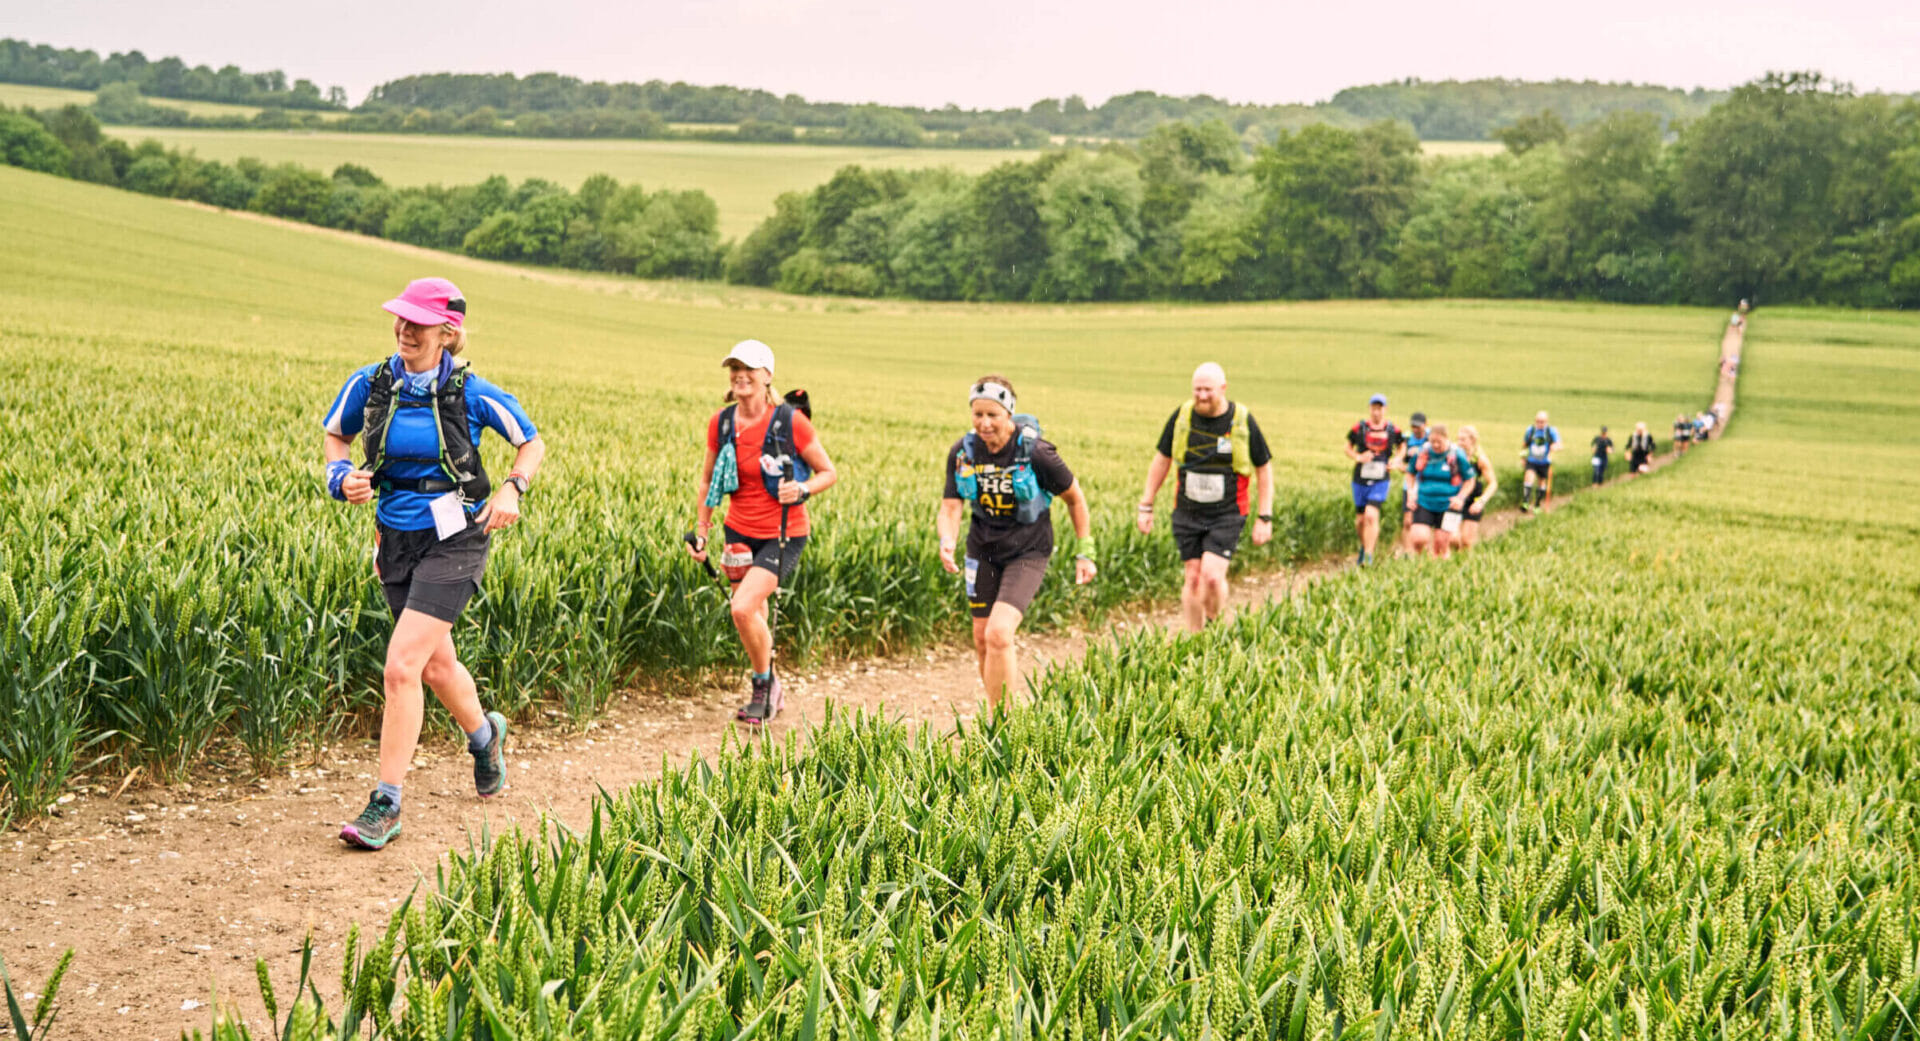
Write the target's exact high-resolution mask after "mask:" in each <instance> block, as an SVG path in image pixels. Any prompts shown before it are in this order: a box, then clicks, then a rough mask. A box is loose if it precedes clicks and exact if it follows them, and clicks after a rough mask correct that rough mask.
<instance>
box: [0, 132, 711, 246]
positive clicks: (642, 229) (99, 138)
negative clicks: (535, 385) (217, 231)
mask: <svg viewBox="0 0 1920 1041" xmlns="http://www.w3.org/2000/svg"><path fill="white" fill-rule="evenodd" d="M0 159H4V161H5V162H6V163H7V164H8V165H11V166H18V167H24V168H26V169H29V170H37V171H40V172H43V173H51V174H58V175H61V176H66V177H72V178H76V179H79V180H84V181H92V182H95V183H98V184H106V185H113V186H117V187H120V188H125V189H128V190H130V191H136V192H143V193H145V194H148V195H157V196H162V197H165V198H174V199H187V200H191V201H194V202H200V203H205V204H207V205H210V206H218V207H221V208H223V209H234V210H249V211H252V212H255V213H262V214H266V215H268V216H273V217H283V218H286V219H288V220H297V221H302V222H305V223H308V224H316V225H319V226H321V227H327V228H338V229H340V230H342V231H352V232H357V233H359V234H362V235H374V236H378V237H381V238H387V239H393V240H395V241H398V242H406V243H411V244H412V245H416V246H425V247H428V248H430V249H442V250H450V251H454V252H459V253H465V254H467V255H468V256H474V257H483V258H486V259H489V260H505V261H513V262H517V263H526V264H541V265H550V266H557V267H570V268H579V269H583V270H589V271H615V272H620V273H622V274H630V275H638V276H640V277H643V278H687V279H707V278H716V277H719V275H720V273H721V265H722V261H723V260H724V257H725V245H724V244H723V243H722V242H721V240H720V232H719V226H720V210H719V207H717V206H715V205H714V202H713V199H712V198H710V197H709V196H708V195H707V194H706V193H705V192H702V191H676V190H671V189H668V190H661V191H652V192H649V191H647V190H645V189H644V188H642V187H641V186H640V185H637V184H627V185H622V184H620V183H619V182H618V181H616V180H614V179H613V178H612V177H609V176H607V175H605V174H597V175H595V176H593V177H590V178H588V179H587V180H586V182H585V183H583V184H582V185H581V186H580V187H579V189H578V190H569V189H567V188H566V187H564V186H562V185H558V184H554V183H553V182H551V181H546V180H541V179H539V178H530V179H528V180H526V181H523V182H522V183H520V184H519V185H518V186H515V185H513V184H511V183H510V182H509V181H508V180H507V179H506V178H505V177H500V176H494V177H489V178H487V179H486V180H484V181H481V182H479V183H478V184H470V185H461V186H457V187H452V188H448V187H442V186H440V185H428V186H425V187H406V188H396V187H393V186H390V185H388V184H386V183H385V182H383V181H382V180H381V179H380V178H379V177H378V176H377V175H375V174H374V173H373V172H372V171H371V170H368V169H366V168H364V167H361V166H358V165H355V164H352V163H345V164H342V165H340V166H339V167H337V168H335V169H334V171H333V172H332V173H331V174H326V173H322V172H321V171H318V170H314V169H311V168H309V167H304V166H300V165H298V164H295V163H283V164H279V165H275V166H270V165H268V164H266V163H263V162H261V161H260V160H257V159H239V160H236V161H235V162H233V163H230V164H229V163H222V162H220V161H218V160H208V159H201V158H199V157H198V156H195V155H194V154H193V153H191V152H183V151H180V150H178V149H168V148H166V147H164V146H162V145H161V144H160V143H159V142H157V141H151V140H149V141H145V142H142V143H141V144H139V145H137V146H135V145H129V144H127V143H126V142H125V141H121V140H119V139H118V138H113V137H108V136H106V135H105V134H104V133H102V132H101V129H100V123H99V121H98V120H96V119H95V118H94V117H93V115H92V113H90V112H88V111H87V110H86V109H83V108H80V107H79V106H76V105H69V106H66V107H65V108H62V109H58V110H54V111H45V112H41V111H26V112H15V111H10V110H8V109H6V108H5V107H4V106H0Z"/></svg>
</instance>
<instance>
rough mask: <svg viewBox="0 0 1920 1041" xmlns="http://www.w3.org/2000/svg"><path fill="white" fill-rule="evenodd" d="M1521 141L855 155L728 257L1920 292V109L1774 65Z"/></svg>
mask: <svg viewBox="0 0 1920 1041" xmlns="http://www.w3.org/2000/svg"><path fill="white" fill-rule="evenodd" d="M1504 130H1505V132H1504V133H1503V134H1502V135H1501V136H1502V137H1503V139H1504V140H1505V141H1506V144H1507V150H1506V152H1505V153H1503V154H1500V155H1496V156H1489V157H1479V158H1453V159H1423V158H1422V156H1421V153H1420V145H1419V142H1418V140H1416V139H1415V138H1414V137H1413V135H1412V133H1411V132H1410V131H1409V130H1408V129H1407V128H1406V126H1405V124H1404V123H1402V122H1399V121H1393V120H1382V121H1378V122H1374V123H1371V124H1368V125H1365V126H1362V127H1360V128H1358V129H1347V128H1342V127H1334V126H1328V125H1324V124H1322V125H1314V126H1309V127H1306V128H1303V129H1301V130H1299V131H1296V132H1287V133H1282V134H1281V135H1280V136H1279V137H1278V138H1277V139H1276V140H1275V141H1274V142H1273V143H1271V144H1268V145H1264V146H1261V147H1259V148H1257V149H1254V150H1253V151H1252V153H1251V154H1250V155H1249V154H1247V152H1246V151H1245V150H1244V149H1243V148H1242V147H1241V144H1242V142H1241V141H1240V140H1239V139H1238V137H1237V135H1235V134H1234V132H1233V130H1232V128H1231V127H1230V126H1228V125H1227V124H1224V123H1221V122H1209V123H1204V124H1199V125H1195V124H1189V123H1170V124H1164V125H1162V126H1160V127H1158V128H1156V129H1155V130H1153V131H1151V132H1150V133H1149V134H1148V135H1147V136H1146V137H1145V138H1144V139H1142V140H1141V141H1140V142H1138V143H1137V144H1113V145H1108V146H1106V147H1104V148H1101V149H1099V150H1096V151H1075V152H1056V153H1049V154H1047V155H1044V156H1041V157H1039V158H1037V159H1034V160H1031V161H1025V162H1014V163H1006V164H1003V165H1001V166H999V167H997V168H995V169H993V170H991V171H988V172H987V173H985V174H982V175H980V176H978V177H965V176H961V175H957V174H954V173H952V172H951V171H913V172H906V171H891V170H888V171H877V170H866V169H862V168H859V167H847V168H844V169H842V170H841V171H839V173H837V174H836V175H835V176H834V177H833V178H832V179H831V180H830V181H828V182H827V183H826V184H823V185H821V186H819V187H818V188H815V189H813V190H812V191H810V192H806V193H791V194H788V195H785V196H782V197H781V198H780V200H779V201H778V203H777V207H776V212H775V214H774V215H773V216H772V217H770V218H768V219H767V220H766V221H765V222H763V223H762V224H761V225H760V226H759V227H757V228H756V229H755V230H754V231H753V232H752V233H751V234H749V235H748V236H747V237H746V238H745V239H743V240H741V241H740V242H739V243H738V244H737V245H736V246H734V248H733V249H732V250H731V251H730V253H729V255H728V258H727V263H726V269H725V271H726V275H727V277H728V278H730V279H732V280H734V281H738V282H746V283H751V284H756V285H767V286H773V287H776V288H780V289H784V290H787V291H791V292H802V293H809V292H811V293H844V294H853V295H872V296H884V295H893V296H906V297H918V298H925V299H943V300H1053V301H1072V300H1123V299H1192V300H1268V299H1327V298H1335V297H1436V296H1457V297H1532V298H1561V299H1592V300H1611V301H1622V302H1635V303H1688V302H1691V303H1721V302H1725V301H1728V300H1732V299H1736V298H1739V297H1749V298H1753V299H1756V300H1762V301H1765V302H1768V303H1785V302H1809V303H1816V302H1817V303H1828V304H1838V305H1847V306H1862V307H1913V306H1920V103H1916V102H1915V101H1912V100H1907V101H1901V102H1895V101H1894V100H1892V99H1889V98H1886V97H1882V96H1865V97H1860V96H1855V95H1853V94H1851V93H1850V92H1848V91H1847V90H1845V89H1843V88H1837V87H1835V86H1834V85H1832V84H1829V83H1827V82H1825V81H1824V80H1823V79H1822V78H1821V77H1819V76H1818V75H1816V74H1792V75H1772V76H1769V77H1767V78H1765V79H1763V80H1760V81H1757V82H1755V83H1751V84H1748V85H1746V86H1743V87H1741V88H1739V89H1737V90H1735V91H1734V92H1732V94H1731V95H1730V96H1729V97H1728V98H1727V99H1726V100H1725V101H1723V102H1721V103H1720V104H1718V105H1716V106H1714V107H1713V108H1712V109H1710V110H1709V111H1708V112H1707V113H1706V114H1705V115H1703V116H1701V117H1700V118H1698V119H1696V120H1693V121H1691V122H1689V123H1686V124H1684V125H1682V126H1681V127H1680V128H1679V129H1678V131H1677V133H1670V132H1669V131H1668V129H1667V128H1665V127H1663V125H1662V120H1661V118H1660V117H1659V116H1658V115H1656V114H1653V113H1647V112H1615V113H1611V114H1609V115H1606V116H1604V117H1602V118H1600V119H1598V120H1596V121H1594V122H1591V123H1589V124H1587V125H1585V126H1583V127H1580V128H1577V129H1571V128H1569V127H1567V126H1566V124H1565V123H1564V122H1563V121H1562V120H1561V119H1560V118H1559V117H1558V116H1557V115H1556V114H1555V113H1553V112H1551V111H1548V112H1544V113H1537V114H1535V115H1534V116H1532V117H1528V118H1527V119H1523V120H1520V121H1517V122H1516V123H1515V124H1514V125H1512V126H1510V127H1508V128H1504ZM1669 138H1671V140H1669Z"/></svg>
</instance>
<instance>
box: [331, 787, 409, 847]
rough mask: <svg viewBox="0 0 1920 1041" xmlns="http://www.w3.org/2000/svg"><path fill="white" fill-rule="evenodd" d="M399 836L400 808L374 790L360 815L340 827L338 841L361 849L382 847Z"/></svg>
mask: <svg viewBox="0 0 1920 1041" xmlns="http://www.w3.org/2000/svg"><path fill="white" fill-rule="evenodd" d="M399 837H400V810H399V808H398V807H396V806H394V805H393V803H392V802H391V801H389V800H388V799H387V797H386V796H384V795H381V794H380V793H379V792H378V791H375V792H374V793H373V795H372V797H371V798H369V799H368V800H367V808H366V809H364V810H361V811H360V816H358V817H355V818H354V819H352V820H350V821H348V822H347V823H346V824H344V825H342V826H341V828H340V841H341V842H344V843H347V844H348V845H350V846H359V847H360V848H361V849H382V848H384V847H385V846H386V844H387V843H389V842H392V841H393V840H394V839H396V838H399Z"/></svg>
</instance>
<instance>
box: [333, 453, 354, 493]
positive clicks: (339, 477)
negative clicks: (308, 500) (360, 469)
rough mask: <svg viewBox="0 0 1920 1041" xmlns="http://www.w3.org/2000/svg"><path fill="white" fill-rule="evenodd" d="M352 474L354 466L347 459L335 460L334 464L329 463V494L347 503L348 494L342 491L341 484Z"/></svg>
mask: <svg viewBox="0 0 1920 1041" xmlns="http://www.w3.org/2000/svg"><path fill="white" fill-rule="evenodd" d="M352 472H353V464H352V463H350V462H348V461H347V460H345V459H335V460H334V461H333V462H331V463H328V464H327V494H328V495H331V496H333V497H334V498H336V499H339V500H340V501H341V502H346V501H347V493H346V492H344V491H342V490H341V489H340V482H341V481H344V480H346V479H347V475H348V474H350V473H352Z"/></svg>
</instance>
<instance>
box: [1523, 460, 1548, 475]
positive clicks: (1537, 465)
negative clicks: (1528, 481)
mask: <svg viewBox="0 0 1920 1041" xmlns="http://www.w3.org/2000/svg"><path fill="white" fill-rule="evenodd" d="M1527 472H1528V473H1530V474H1532V475H1534V476H1535V477H1538V478H1540V479H1541V480H1548V479H1551V478H1552V477H1553V464H1552V463H1541V462H1536V461H1534V460H1532V459H1529V460H1527Z"/></svg>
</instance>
